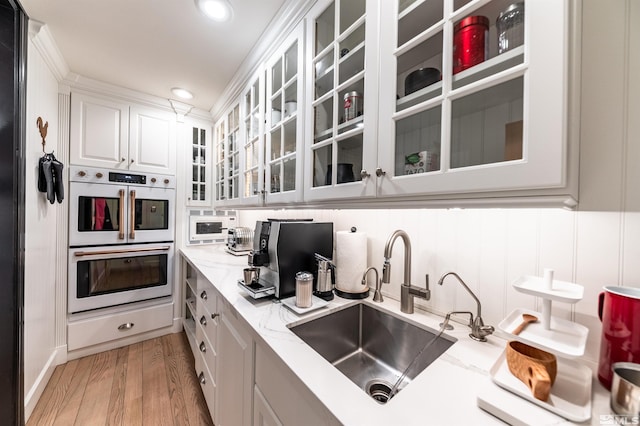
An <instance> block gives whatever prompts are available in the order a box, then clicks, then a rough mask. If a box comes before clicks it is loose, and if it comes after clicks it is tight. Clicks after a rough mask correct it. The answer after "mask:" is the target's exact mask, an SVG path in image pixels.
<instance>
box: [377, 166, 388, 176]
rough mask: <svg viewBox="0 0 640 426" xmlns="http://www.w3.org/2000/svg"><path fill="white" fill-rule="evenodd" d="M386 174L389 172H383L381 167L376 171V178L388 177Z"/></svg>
mask: <svg viewBox="0 0 640 426" xmlns="http://www.w3.org/2000/svg"><path fill="white" fill-rule="evenodd" d="M386 174H387V172H385V171H384V170H382V169H381V168H380V167H378V168H377V169H376V176H378V177H380V176H384V175H386Z"/></svg>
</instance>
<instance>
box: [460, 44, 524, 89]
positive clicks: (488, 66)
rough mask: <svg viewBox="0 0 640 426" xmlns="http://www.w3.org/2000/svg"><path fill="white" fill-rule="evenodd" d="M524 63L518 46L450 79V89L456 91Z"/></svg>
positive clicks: (522, 54) (522, 48)
mask: <svg viewBox="0 0 640 426" xmlns="http://www.w3.org/2000/svg"><path fill="white" fill-rule="evenodd" d="M523 62H524V46H518V47H516V48H514V49H512V50H509V51H507V52H505V53H503V54H501V55H497V56H494V57H493V58H489V59H487V60H486V61H484V62H481V63H479V64H477V65H474V66H473V67H471V68H468V69H466V70H464V71H460V72H459V73H457V74H455V75H454V76H453V78H452V88H453V89H454V90H455V89H458V88H460V87H462V86H465V85H467V84H470V83H473V82H476V81H479V80H481V79H483V78H485V77H488V76H491V75H495V74H497V73H498V72H501V71H504V70H507V69H509V68H512V67H514V66H516V65H519V64H522V63H523Z"/></svg>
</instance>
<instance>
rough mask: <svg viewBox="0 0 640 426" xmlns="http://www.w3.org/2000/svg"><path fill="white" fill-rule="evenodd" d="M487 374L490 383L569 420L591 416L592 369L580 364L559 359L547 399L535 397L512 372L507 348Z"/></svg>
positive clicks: (582, 419)
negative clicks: (507, 356)
mask: <svg viewBox="0 0 640 426" xmlns="http://www.w3.org/2000/svg"><path fill="white" fill-rule="evenodd" d="M490 374H491V379H492V380H493V382H494V383H496V384H497V385H498V386H500V387H501V388H503V389H506V390H508V391H510V392H512V393H514V394H516V395H518V396H520V397H521V398H524V399H526V400H528V401H530V402H532V403H534V404H536V405H538V406H540V407H542V408H544V409H546V410H548V411H551V412H552V413H555V414H558V415H559V416H562V417H564V418H566V419H568V420H571V421H574V422H584V421H587V420H589V419H590V418H591V382H592V377H591V370H590V369H589V368H588V367H586V366H584V365H582V364H579V363H577V362H575V361H571V360H567V359H562V358H558V374H557V375H556V380H555V383H554V384H553V386H552V387H551V393H550V394H549V399H548V400H547V401H540V400H539V399H536V398H534V397H533V395H531V390H530V389H529V388H528V387H527V386H526V385H525V384H524V383H522V382H521V381H520V380H519V379H518V378H517V377H516V376H514V375H513V374H511V372H510V371H509V366H508V365H507V359H506V350H505V352H503V353H502V355H500V357H499V358H498V360H497V361H496V363H495V364H494V365H493V367H492V368H491V371H490Z"/></svg>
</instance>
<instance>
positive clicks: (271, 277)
mask: <svg viewBox="0 0 640 426" xmlns="http://www.w3.org/2000/svg"><path fill="white" fill-rule="evenodd" d="M316 253H318V254H320V255H322V256H324V257H327V258H332V257H333V223H331V222H313V221H310V220H277V219H269V220H266V221H257V222H256V226H255V230H254V234H253V251H252V252H251V253H250V254H249V265H250V266H253V267H260V278H259V282H258V283H249V284H247V283H244V281H242V280H241V281H240V282H239V285H240V286H241V287H242V288H243V289H244V290H246V291H247V292H248V293H249V295H250V296H251V297H253V298H254V299H258V298H262V297H267V296H271V295H273V296H275V297H276V298H278V299H285V298H287V297H291V296H294V295H295V292H296V280H295V276H296V273H297V272H299V271H308V272H311V273H313V274H314V288H315V287H316V285H317V284H316V283H317V281H316V280H317V269H318V265H317V262H316V258H315V254H316Z"/></svg>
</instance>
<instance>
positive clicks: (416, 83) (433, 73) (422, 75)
mask: <svg viewBox="0 0 640 426" xmlns="http://www.w3.org/2000/svg"><path fill="white" fill-rule="evenodd" d="M440 78H441V76H440V70H438V69H437V68H419V69H417V70H415V71H411V72H410V73H409V75H407V78H405V80H404V95H405V96H407V95H410V94H411V93H413V92H415V91H417V90H420V89H423V88H425V87H427V86H429V85H431V84H433V83H435V82H436V81H439V80H440Z"/></svg>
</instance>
